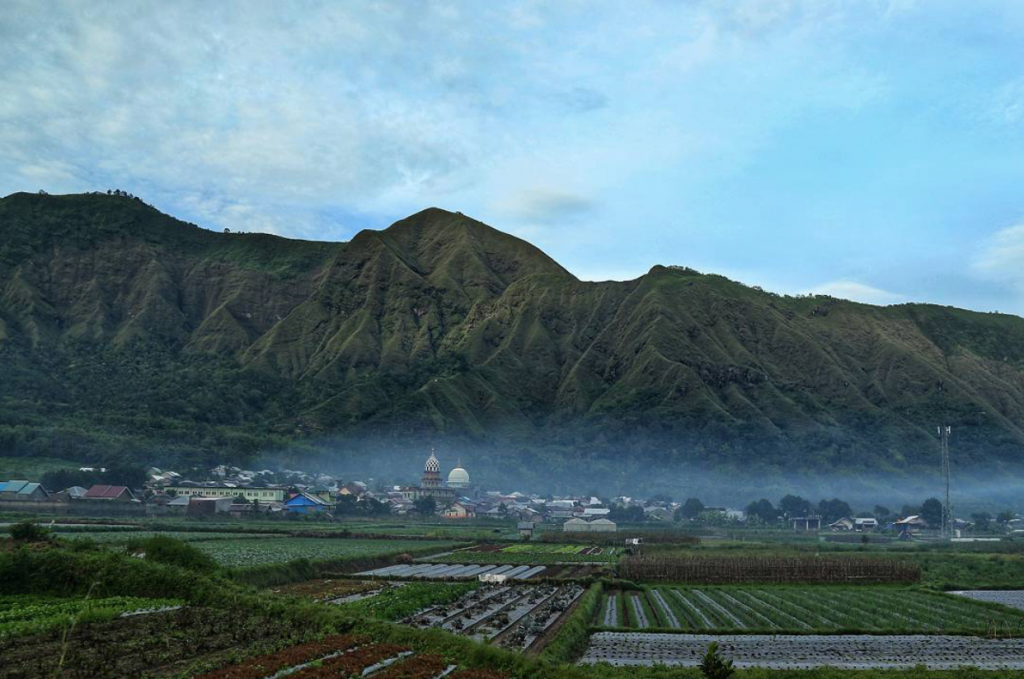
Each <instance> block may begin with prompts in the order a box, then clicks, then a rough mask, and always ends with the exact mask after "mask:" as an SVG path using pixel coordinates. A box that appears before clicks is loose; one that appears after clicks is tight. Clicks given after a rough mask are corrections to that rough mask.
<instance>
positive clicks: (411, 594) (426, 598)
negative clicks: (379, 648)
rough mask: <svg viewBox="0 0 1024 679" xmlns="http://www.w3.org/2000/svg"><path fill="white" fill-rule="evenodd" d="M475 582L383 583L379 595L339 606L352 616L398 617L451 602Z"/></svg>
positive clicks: (472, 587) (471, 587)
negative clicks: (401, 584) (394, 585)
mask: <svg viewBox="0 0 1024 679" xmlns="http://www.w3.org/2000/svg"><path fill="white" fill-rule="evenodd" d="M476 586H477V583H475V582H468V583H460V584H441V583H433V582H412V583H409V584H406V585H403V586H400V587H392V586H386V587H385V588H384V589H383V590H382V591H381V592H380V594H376V595H374V596H371V597H369V598H366V599H362V600H360V601H355V602H353V603H349V604H342V608H343V609H344V610H346V611H348V612H350V613H354V614H356V615H361V616H368V617H374V618H380V619H381V620H401V619H402V618H407V617H409V616H410V615H413V614H414V613H417V612H418V611H422V610H423V609H425V608H430V607H432V606H439V605H443V604H448V603H451V602H452V601H456V600H457V599H459V598H461V597H463V596H465V595H466V594H468V593H469V592H471V591H472V590H473V589H475V588H476Z"/></svg>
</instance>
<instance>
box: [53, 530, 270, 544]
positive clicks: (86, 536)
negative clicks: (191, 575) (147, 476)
mask: <svg viewBox="0 0 1024 679" xmlns="http://www.w3.org/2000/svg"><path fill="white" fill-rule="evenodd" d="M57 535H59V536H60V537H62V538H67V539H69V540H94V541H96V542H104V543H112V544H119V543H125V542H129V541H131V540H144V539H147V538H154V537H158V536H160V537H168V538H174V539H176V540H182V541H184V542H202V541H205V540H259V539H266V538H273V537H275V536H273V535H270V534H267V533H218V532H215V531H147V530H104V531H84V530H76V531H69V532H59V533H57Z"/></svg>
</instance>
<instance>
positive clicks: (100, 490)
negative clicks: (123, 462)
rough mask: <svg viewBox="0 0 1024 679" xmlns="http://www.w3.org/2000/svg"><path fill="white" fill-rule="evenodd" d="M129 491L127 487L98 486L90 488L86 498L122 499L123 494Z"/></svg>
mask: <svg viewBox="0 0 1024 679" xmlns="http://www.w3.org/2000/svg"><path fill="white" fill-rule="evenodd" d="M126 490H128V487H127V486H102V485H97V486H93V487H92V488H90V489H89V490H88V491H87V492H86V494H85V495H84V497H86V498H89V499H103V500H111V499H114V498H116V497H120V496H121V494H122V493H124V492H125V491H126ZM129 492H131V491H129Z"/></svg>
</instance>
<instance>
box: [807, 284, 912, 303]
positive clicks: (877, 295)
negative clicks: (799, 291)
mask: <svg viewBox="0 0 1024 679" xmlns="http://www.w3.org/2000/svg"><path fill="white" fill-rule="evenodd" d="M807 293H808V294H812V295H828V296H830V297H838V298H839V299H848V300H852V301H854V302H862V303H864V304H878V305H887V304H899V303H901V302H906V301H908V300H907V298H906V296H905V295H901V294H898V293H895V292H889V291H888V290H882V289H881V288H876V287H873V286H870V285H866V284H864V283H858V282H856V281H850V280H838V281H830V282H828V283H822V284H821V285H818V286H817V287H814V288H811V289H810V290H808V291H807Z"/></svg>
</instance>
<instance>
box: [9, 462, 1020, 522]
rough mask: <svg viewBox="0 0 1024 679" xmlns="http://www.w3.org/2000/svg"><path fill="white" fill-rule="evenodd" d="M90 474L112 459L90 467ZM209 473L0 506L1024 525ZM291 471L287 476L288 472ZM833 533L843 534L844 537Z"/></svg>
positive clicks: (328, 516) (35, 491)
mask: <svg viewBox="0 0 1024 679" xmlns="http://www.w3.org/2000/svg"><path fill="white" fill-rule="evenodd" d="M78 471H79V472H82V473H86V474H91V475H92V476H93V477H96V476H100V477H102V475H103V474H104V473H105V471H106V470H104V469H103V468H95V467H84V468H81V469H79V470H78ZM207 476H208V477H209V478H207V479H205V480H202V481H195V480H190V479H188V478H185V477H183V475H182V474H180V473H178V472H175V471H172V470H164V469H159V468H155V467H150V468H149V469H148V470H146V477H147V478H146V479H145V480H144V481H143V482H142V483H141V484H138V485H136V486H134V487H131V486H128V485H119V484H114V483H111V484H103V483H95V484H91V485H89V486H88V487H84V486H79V485H72V486H69V487H64V488H49V487H46V486H45V485H44V483H43V482H42V481H29V480H24V479H11V480H8V481H2V480H0V512H14V513H17V512H27V513H32V514H36V515H51V516H54V517H76V516H81V517H90V516H92V517H161V516H169V517H174V516H180V517H186V518H203V517H213V516H215V517H217V518H218V519H228V518H230V519H242V520H244V519H256V518H258V519H275V518H276V519H281V520H289V519H292V520H295V519H301V520H320V521H334V520H343V519H346V518H353V517H355V518H366V519H373V518H376V519H380V518H384V517H408V518H415V519H437V520H450V521H453V522H458V521H466V520H487V519H492V520H495V521H502V522H511V521H514V522H516V524H517V527H518V530H519V531H520V534H521V535H522V536H524V537H529V536H530V535H532V533H533V529H534V527H535V526H537V525H539V524H542V523H544V524H548V527H549V529H550V527H551V526H552V525H553V526H558V527H560V529H561V530H563V531H564V532H590V533H608V532H616V531H617V530H618V528H619V525H620V524H622V525H635V524H644V523H649V524H654V525H657V524H659V523H660V524H665V525H672V524H680V525H681V526H683V527H686V526H689V527H691V528H693V527H699V526H704V527H708V528H713V527H717V528H730V529H734V530H742V529H751V530H754V529H757V530H767V529H775V530H778V529H785V528H788V529H789V530H791V531H792V532H794V533H805V534H806V533H824V534H839V535H842V534H850V535H857V536H858V537H857V539H859V540H861V541H865V542H866V541H868V540H871V539H874V540H876V541H877V540H886V539H900V540H912V539H922V538H924V539H933V538H936V537H946V538H948V539H950V540H952V541H958V540H959V541H974V540H999V539H1000V538H1002V537H1008V538H1013V537H1024V520H1022V519H1020V518H1018V517H1017V515H1016V514H1015V513H1014V512H1012V511H1004V512H1001V513H999V514H998V515H997V516H994V517H993V516H992V515H990V514H988V513H984V512H982V513H974V514H972V515H971V517H970V520H967V519H964V518H955V517H951V520H950V522H949V535H944V536H943V535H941V523H942V511H943V508H942V506H941V504H937V503H938V501H937V500H934V499H929V500H926V501H925V502H924V503H923V505H921V506H920V507H913V506H908V505H904V506H903V508H902V511H901V512H893V511H891V510H889V509H888V508H885V507H880V506H877V505H876V506H875V507H874V509H873V511H866V512H858V513H855V512H854V511H853V510H852V509H851V508H850V506H849V505H848V504H847V503H845V502H842V501H840V500H837V499H833V500H822V501H821V502H820V503H818V504H817V505H814V504H812V503H810V502H808V501H807V500H804V499H803V498H800V497H797V496H792V495H788V496H786V497H784V498H782V500H781V501H780V502H779V503H778V506H777V507H776V506H774V505H773V504H772V503H771V502H769V501H768V500H765V499H761V500H758V501H755V502H751V503H749V504H748V505H747V506H746V507H745V508H744V509H734V508H730V507H713V506H704V504H703V503H702V502H701V501H700V500H699V499H696V498H689V499H687V500H686V501H684V502H679V501H675V500H673V499H672V498H668V497H665V496H663V495H655V496H654V497H651V498H648V499H640V498H635V497H628V496H617V497H614V498H599V497H596V496H594V495H574V496H553V495H547V496H541V495H538V494H527V493H524V492H521V491H519V490H513V491H511V492H504V491H500V490H494V489H488V488H484V487H481V486H479V485H477V484H474V483H473V482H472V481H471V477H470V474H469V471H468V470H467V469H465V468H464V467H463V466H462V463H461V461H457V462H456V464H455V465H454V466H453V467H451V469H450V470H449V471H448V473H447V474H443V473H442V465H441V461H440V460H439V459H438V457H437V454H436V452H435V451H434V450H431V452H430V455H429V457H428V458H427V460H426V462H425V463H424V466H423V471H422V475H421V478H420V482H419V484H418V485H395V486H382V485H380V484H378V485H377V487H376V488H371V487H370V484H369V483H367V482H364V481H361V480H348V481H345V480H341V479H338V478H335V477H333V476H330V475H326V474H309V473H306V472H305V471H301V470H292V469H284V470H280V471H272V470H269V469H264V470H259V471H254V470H247V469H241V468H239V467H235V466H228V465H220V466H217V467H214V468H213V469H211V470H209V473H208V475H207ZM281 479H286V480H287V482H286V483H281V482H280V480H281ZM836 539H841V538H839V537H837V538H836Z"/></svg>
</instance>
